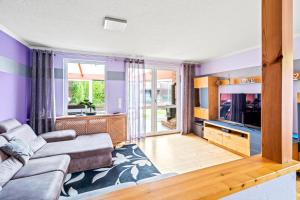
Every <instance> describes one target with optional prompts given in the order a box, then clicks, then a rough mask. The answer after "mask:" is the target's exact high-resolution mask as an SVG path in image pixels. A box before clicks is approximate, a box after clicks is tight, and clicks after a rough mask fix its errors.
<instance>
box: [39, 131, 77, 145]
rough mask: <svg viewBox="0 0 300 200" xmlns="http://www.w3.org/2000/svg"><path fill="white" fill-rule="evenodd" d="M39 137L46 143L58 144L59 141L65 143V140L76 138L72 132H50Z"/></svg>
mask: <svg viewBox="0 0 300 200" xmlns="http://www.w3.org/2000/svg"><path fill="white" fill-rule="evenodd" d="M41 136H42V137H43V138H44V139H45V140H46V141H47V142H59V141H66V140H73V139H75V138H76V132H75V131H74V130H61V131H52V132H48V133H44V134H41Z"/></svg>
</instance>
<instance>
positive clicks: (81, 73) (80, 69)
mask: <svg viewBox="0 0 300 200" xmlns="http://www.w3.org/2000/svg"><path fill="white" fill-rule="evenodd" d="M78 67H79V71H80V75H81V78H83V72H82V67H81V64H80V63H78Z"/></svg>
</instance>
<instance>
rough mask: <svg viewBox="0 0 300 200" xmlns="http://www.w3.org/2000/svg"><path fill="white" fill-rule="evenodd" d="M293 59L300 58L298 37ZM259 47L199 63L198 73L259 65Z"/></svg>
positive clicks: (299, 39) (295, 41)
mask: <svg viewBox="0 0 300 200" xmlns="http://www.w3.org/2000/svg"><path fill="white" fill-rule="evenodd" d="M294 59H295V60H296V59H300V37H298V38H296V39H295V40H294ZM261 63H262V57H261V48H255V49H252V50H249V51H244V52H241V53H237V54H233V55H231V56H226V57H222V58H219V59H215V60H210V61H208V62H205V63H202V64H201V69H200V70H199V71H198V75H208V74H214V73H220V72H225V71H232V70H238V69H244V68H249V67H256V66H261Z"/></svg>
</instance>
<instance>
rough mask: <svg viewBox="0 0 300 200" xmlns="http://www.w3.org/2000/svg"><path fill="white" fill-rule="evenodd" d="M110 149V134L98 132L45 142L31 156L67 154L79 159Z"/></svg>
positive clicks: (110, 150)
mask: <svg viewBox="0 0 300 200" xmlns="http://www.w3.org/2000/svg"><path fill="white" fill-rule="evenodd" d="M112 151H113V145H112V141H111V139H110V136H109V135H108V134H107V133H99V134H91V135H82V136H78V137H77V138H76V139H75V140H69V141H62V142H53V143H47V144H46V145H45V146H43V147H42V148H41V149H40V150H38V151H37V152H36V153H35V154H34V155H33V158H41V157H47V156H52V155H61V154H68V155H70V156H71V158H72V159H79V158H84V157H90V156H96V155H98V154H101V153H105V152H112Z"/></svg>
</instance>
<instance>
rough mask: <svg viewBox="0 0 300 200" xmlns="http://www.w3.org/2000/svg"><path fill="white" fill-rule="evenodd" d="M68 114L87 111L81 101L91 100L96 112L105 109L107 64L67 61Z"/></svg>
mask: <svg viewBox="0 0 300 200" xmlns="http://www.w3.org/2000/svg"><path fill="white" fill-rule="evenodd" d="M67 73H68V76H67V77H68V92H67V95H68V96H67V102H68V103H67V104H68V114H79V113H82V112H85V109H84V106H81V105H80V103H81V102H83V101H84V100H86V99H87V100H89V101H90V102H92V103H93V104H94V105H95V107H96V112H99V111H104V110H105V65H104V64H103V63H84V62H70V63H67Z"/></svg>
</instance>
